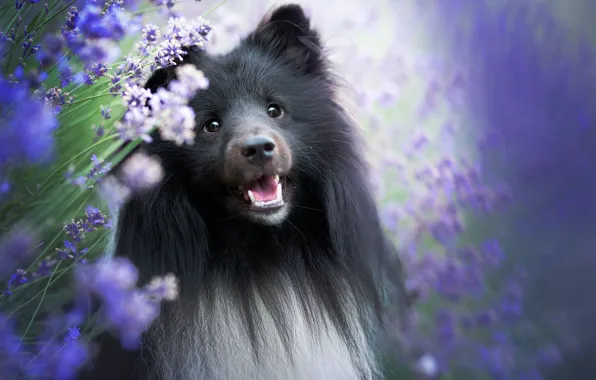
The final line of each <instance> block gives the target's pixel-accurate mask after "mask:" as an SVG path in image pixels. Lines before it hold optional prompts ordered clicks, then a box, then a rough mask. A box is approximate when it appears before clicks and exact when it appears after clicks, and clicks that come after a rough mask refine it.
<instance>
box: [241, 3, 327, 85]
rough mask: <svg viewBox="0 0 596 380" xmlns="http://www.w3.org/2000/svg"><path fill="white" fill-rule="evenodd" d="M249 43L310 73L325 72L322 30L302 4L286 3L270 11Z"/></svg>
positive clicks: (249, 38)
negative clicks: (318, 28)
mask: <svg viewBox="0 0 596 380" xmlns="http://www.w3.org/2000/svg"><path fill="white" fill-rule="evenodd" d="M247 42H249V43H253V44H255V45H257V46H259V47H261V48H263V49H266V50H267V51H269V52H271V53H272V54H274V55H275V56H277V57H279V58H282V59H284V60H286V62H288V63H290V64H292V65H293V66H295V67H296V68H297V69H299V70H300V71H301V72H303V73H306V74H321V73H323V72H324V71H325V57H324V54H323V51H322V46H321V38H320V36H319V33H318V32H317V31H316V30H315V29H313V28H311V26H310V19H309V18H308V16H306V14H305V13H304V10H303V9H302V7H301V6H300V5H297V4H290V5H283V6H280V7H278V8H275V9H273V10H272V11H271V12H269V13H268V14H266V15H265V16H264V17H263V19H262V20H261V22H260V23H259V25H258V26H257V28H256V29H255V31H254V32H253V33H251V34H250V35H249V36H248V38H247Z"/></svg>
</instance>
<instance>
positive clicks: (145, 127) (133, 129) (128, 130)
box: [116, 107, 156, 142]
mask: <svg viewBox="0 0 596 380" xmlns="http://www.w3.org/2000/svg"><path fill="white" fill-rule="evenodd" d="M155 125H156V120H155V119H154V118H153V117H151V113H150V111H149V109H148V108H147V107H134V108H131V109H129V110H128V111H126V113H125V114H124V117H123V118H122V121H120V122H118V123H117V124H116V130H117V132H118V134H119V135H120V138H121V139H122V140H124V141H130V140H135V139H137V138H141V139H143V140H144V141H147V142H151V140H152V139H151V136H149V133H151V131H152V130H153V127H154V126H155Z"/></svg>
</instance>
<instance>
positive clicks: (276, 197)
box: [275, 183, 283, 201]
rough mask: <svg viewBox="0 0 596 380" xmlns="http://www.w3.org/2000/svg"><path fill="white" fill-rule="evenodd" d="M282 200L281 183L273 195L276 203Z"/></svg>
mask: <svg viewBox="0 0 596 380" xmlns="http://www.w3.org/2000/svg"><path fill="white" fill-rule="evenodd" d="M282 198H283V196H282V194H281V183H280V184H279V185H277V194H276V195H275V200H277V201H281V200H282Z"/></svg>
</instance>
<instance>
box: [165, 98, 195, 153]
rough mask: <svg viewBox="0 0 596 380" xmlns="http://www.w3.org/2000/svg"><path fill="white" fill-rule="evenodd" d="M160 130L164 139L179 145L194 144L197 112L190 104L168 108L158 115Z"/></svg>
mask: <svg viewBox="0 0 596 380" xmlns="http://www.w3.org/2000/svg"><path fill="white" fill-rule="evenodd" d="M158 117H159V120H160V123H159V132H160V135H161V137H162V138H163V139H164V140H170V141H173V142H175V143H176V144H178V145H182V144H192V143H193V142H194V139H195V112H194V110H193V109H192V108H191V107H189V106H180V107H175V108H174V107H172V108H166V109H165V110H163V111H162V112H160V113H159V115H158Z"/></svg>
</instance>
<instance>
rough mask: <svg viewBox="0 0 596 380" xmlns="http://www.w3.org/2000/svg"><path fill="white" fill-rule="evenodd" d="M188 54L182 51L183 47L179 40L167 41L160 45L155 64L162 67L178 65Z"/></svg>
mask: <svg viewBox="0 0 596 380" xmlns="http://www.w3.org/2000/svg"><path fill="white" fill-rule="evenodd" d="M183 55H186V52H185V51H184V50H182V45H181V44H180V42H179V41H177V40H173V41H172V40H167V41H164V42H162V43H161V44H159V46H158V50H157V54H155V63H156V64H157V65H158V66H160V67H167V66H172V65H176V64H177V63H178V62H180V61H182V56H183Z"/></svg>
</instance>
